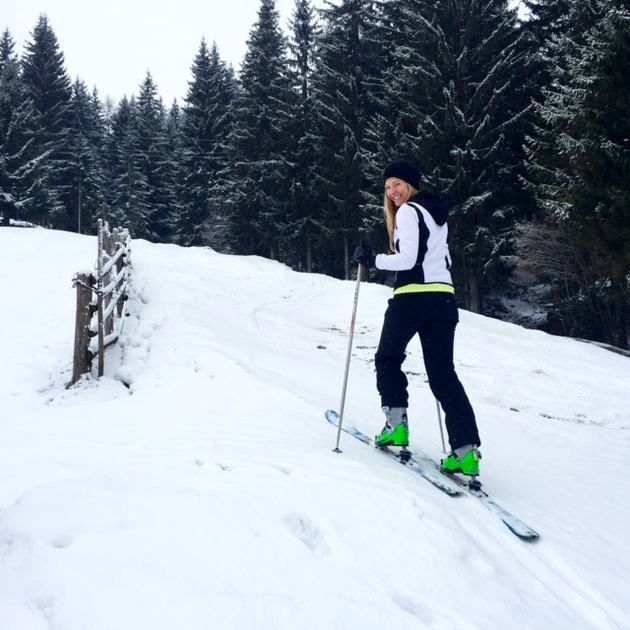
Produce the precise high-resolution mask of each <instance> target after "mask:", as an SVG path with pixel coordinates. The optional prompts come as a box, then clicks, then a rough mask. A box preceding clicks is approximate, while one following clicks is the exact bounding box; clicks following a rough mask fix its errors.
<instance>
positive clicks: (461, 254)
mask: <svg viewBox="0 0 630 630" xmlns="http://www.w3.org/2000/svg"><path fill="white" fill-rule="evenodd" d="M386 24H387V25H388V27H389V30H390V40H391V55H392V66H391V69H390V73H389V75H388V77H387V79H386V86H385V96H384V102H385V103H386V106H385V108H384V111H385V115H384V116H382V117H381V118H380V119H379V118H377V119H376V125H377V126H376V128H375V129H372V133H371V137H372V138H374V137H375V136H378V135H379V134H380V135H381V136H382V141H381V144H380V146H379V147H378V150H377V151H373V153H374V154H376V155H378V156H382V157H387V156H389V157H390V158H391V157H398V156H400V157H410V158H412V159H414V160H415V161H416V162H417V163H418V165H419V166H420V169H421V171H422V172H423V174H424V175H425V178H426V180H427V181H428V183H429V184H430V185H433V186H434V187H435V188H437V190H438V191H439V192H440V193H442V194H444V195H445V196H446V197H447V198H448V199H449V201H450V202H451V204H452V211H451V216H450V219H449V230H450V232H449V234H450V246H451V253H452V255H453V258H454V262H455V271H456V272H459V273H456V276H455V280H456V282H457V284H459V285H463V288H464V299H465V305H466V307H467V308H470V309H471V310H473V311H475V312H481V311H482V309H483V301H482V297H483V294H484V291H485V290H487V286H484V283H486V284H487V281H488V273H489V269H490V268H491V267H492V266H493V264H495V261H496V260H497V258H498V256H499V255H500V254H501V252H502V249H503V248H504V247H506V236H505V233H504V232H505V230H506V229H507V228H508V227H509V226H510V225H511V224H512V223H513V222H514V219H515V216H516V215H517V214H518V208H517V205H516V204H515V198H516V196H517V194H515V191H517V190H518V187H519V185H518V179H517V175H518V167H519V163H520V156H521V145H522V141H523V133H524V129H523V126H522V120H523V117H524V114H525V113H526V111H527V96H526V94H525V93H524V91H523V88H522V86H521V83H520V77H521V76H522V74H523V72H524V64H525V61H526V55H525V49H524V47H523V45H522V43H521V41H520V39H519V31H518V28H517V17H516V13H515V11H514V10H512V9H509V8H508V2H507V1H506V0H483V1H478V0H450V1H448V2H447V1H445V2H433V1H428V0H394V1H392V2H391V3H390V4H389V6H388V13H387V14H386ZM388 117H393V120H391V119H389V120H388Z"/></svg>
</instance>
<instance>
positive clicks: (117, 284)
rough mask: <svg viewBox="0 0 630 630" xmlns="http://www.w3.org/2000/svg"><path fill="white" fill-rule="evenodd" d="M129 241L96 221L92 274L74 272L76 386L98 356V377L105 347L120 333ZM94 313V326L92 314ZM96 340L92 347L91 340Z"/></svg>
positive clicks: (124, 233) (125, 235) (124, 232)
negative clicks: (94, 259) (75, 297)
mask: <svg viewBox="0 0 630 630" xmlns="http://www.w3.org/2000/svg"><path fill="white" fill-rule="evenodd" d="M130 241H131V239H130V238H129V232H128V231H127V230H126V229H121V228H114V229H113V230H111V231H110V229H109V224H108V223H107V222H105V221H102V220H99V222H98V253H97V258H96V274H95V275H94V274H91V273H77V274H76V275H75V276H74V279H73V281H74V286H75V287H76V289H77V312H76V324H75V335H74V362H73V369H72V380H71V381H70V383H69V384H68V385H69V386H70V385H73V384H74V383H76V382H77V381H78V380H79V379H80V378H81V376H82V375H83V374H86V373H88V372H90V370H91V369H92V361H93V360H94V358H95V357H98V376H99V378H100V377H101V376H103V372H104V369H105V348H107V347H108V346H111V345H112V344H113V343H116V341H117V340H118V337H119V336H120V333H121V331H122V325H123V322H124V314H125V304H126V301H127V286H128V282H129V271H130V265H131V261H130V254H131V248H130ZM95 314H96V323H94V321H93V319H94V315H95ZM93 338H96V344H93V343H92V339H93Z"/></svg>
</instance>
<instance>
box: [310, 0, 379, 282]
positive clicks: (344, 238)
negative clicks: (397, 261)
mask: <svg viewBox="0 0 630 630" xmlns="http://www.w3.org/2000/svg"><path fill="white" fill-rule="evenodd" d="M322 15H323V20H324V22H323V32H322V36H321V38H320V40H319V42H318V46H317V59H316V70H315V74H314V78H313V96H314V99H315V117H316V120H315V125H314V131H313V135H314V140H315V148H316V156H317V158H316V162H315V165H314V167H313V176H314V179H315V181H314V189H315V192H316V194H315V197H314V198H315V201H316V202H317V203H319V204H320V206H321V208H322V222H323V223H324V224H325V225H326V230H327V233H328V241H329V247H330V251H329V252H326V253H327V254H328V256H327V260H328V266H327V268H326V269H325V271H329V272H332V273H333V274H335V275H341V273H342V270H343V275H344V277H346V278H347V277H349V275H350V248H351V244H352V243H356V242H357V241H358V240H359V234H360V231H361V230H362V222H361V220H362V209H363V205H364V203H365V202H364V197H363V194H362V190H364V189H365V188H366V187H367V186H369V183H368V182H366V181H365V178H364V174H363V171H364V155H363V154H364V148H365V147H364V145H365V134H366V127H367V124H368V122H369V120H370V119H371V118H372V116H373V115H374V112H375V111H376V102H375V100H376V95H375V93H374V88H375V87H376V86H377V85H378V79H379V77H380V74H381V72H382V70H383V65H382V58H383V55H382V48H381V46H380V44H379V41H378V37H377V27H378V20H379V15H378V12H377V9H376V2H373V1H371V0H342V1H341V3H340V5H339V6H333V5H329V7H328V8H327V9H326V10H324V11H323V12H322ZM339 245H341V247H339Z"/></svg>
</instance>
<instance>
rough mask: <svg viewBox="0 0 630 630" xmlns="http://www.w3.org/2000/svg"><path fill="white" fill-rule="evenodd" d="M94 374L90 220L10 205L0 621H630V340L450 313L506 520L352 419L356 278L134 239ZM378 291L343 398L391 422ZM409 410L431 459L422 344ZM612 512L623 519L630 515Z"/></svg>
mask: <svg viewBox="0 0 630 630" xmlns="http://www.w3.org/2000/svg"><path fill="white" fill-rule="evenodd" d="M132 249H133V252H132V259H133V274H132V282H133V287H132V294H131V299H130V302H129V305H128V309H129V313H130V315H129V317H128V318H127V320H126V323H125V327H124V330H123V336H122V338H121V341H120V344H119V346H117V347H116V348H112V349H111V350H110V351H108V355H107V361H106V376H105V377H104V378H102V379H101V380H100V381H97V380H95V379H92V380H87V381H85V382H82V383H81V384H80V385H79V386H77V387H74V388H72V389H69V390H66V389H65V387H64V385H65V383H66V382H67V381H68V380H69V378H70V370H71V361H72V343H73V331H74V321H73V318H74V306H75V304H74V300H75V296H74V290H73V288H72V283H71V279H72V276H73V275H74V273H75V272H76V271H78V270H83V269H85V268H89V267H91V265H92V264H93V262H94V258H95V250H96V245H95V239H94V238H92V237H86V236H77V235H73V234H69V233H63V232H51V231H47V230H40V229H37V230H30V229H18V228H2V229H0V286H1V287H2V288H3V291H2V308H1V309H0V312H1V313H2V314H1V316H0V322H1V324H0V383H1V384H2V387H1V389H0V445H1V446H0V557H1V558H2V562H0V628H3V629H7V630H9V629H10V630H43V629H51V630H52V629H54V630H144V629H147V630H149V629H150V630H162V629H163V630H172V629H173V628H182V629H185V630H207V629H208V628H213V629H214V628H216V629H218V630H232V629H235V630H236V629H241V628H242V629H245V628H246V629H247V630H295V629H296V628H299V629H300V630H335V629H338V630H342V629H343V630H382V629H383V628H392V629H394V630H407V629H409V630H411V629H418V628H428V629H434V630H447V629H455V630H473V629H475V630H476V629H479V630H481V629H483V630H489V629H497V630H499V629H504V628H515V629H521V628H523V629H547V628H548V629H554V630H555V629H560V628H572V629H597V630H603V629H609V628H610V629H617V628H630V599H629V597H628V593H629V592H630V577H629V576H630V546H629V545H628V544H627V540H626V539H627V530H628V522H630V502H629V501H628V496H630V492H629V491H630V456H629V452H630V387H629V384H630V359H629V358H627V357H624V356H621V355H618V354H614V353H611V352H608V351H606V350H604V349H601V348H598V347H596V346H593V345H589V344H584V343H581V342H578V341H573V340H570V339H565V338H557V337H551V336H549V335H546V334H544V333H542V332H539V331H531V330H526V329H523V328H520V327H518V326H515V325H511V324H506V323H503V322H499V321H496V320H491V319H488V318H484V317H481V316H476V315H473V314H470V313H466V312H462V313H461V324H460V326H459V328H458V331H457V337H456V366H457V370H458V373H459V376H460V378H461V380H462V381H463V383H464V385H465V386H466V388H467V391H468V393H469V396H470V398H471V401H472V403H473V406H474V408H475V411H476V413H477V417H478V422H479V427H480V431H481V435H482V440H483V446H482V452H483V455H484V458H483V461H482V478H483V481H484V483H485V485H486V487H487V489H488V491H489V492H490V493H491V494H492V496H493V497H495V498H496V499H497V500H498V501H499V502H500V503H502V504H505V505H506V507H509V509H512V510H513V511H514V512H515V513H516V514H518V515H519V516H521V517H522V518H523V519H524V520H525V521H526V522H528V523H529V524H531V525H532V526H533V527H535V528H536V529H537V530H538V531H539V532H540V533H541V539H540V540H539V541H537V542H536V543H533V544H528V543H524V542H522V541H520V540H518V539H517V538H515V537H514V536H513V535H511V534H510V532H509V531H507V529H506V528H505V527H504V526H503V525H502V524H501V522H500V521H499V520H498V519H497V518H496V517H495V516H494V515H492V514H491V513H489V512H488V511H487V510H485V509H484V508H483V506H482V505H480V504H479V502H478V501H476V500H475V499H472V498H470V497H465V496H464V497H459V498H456V499H452V498H449V497H447V496H446V495H444V494H442V493H440V492H439V491H437V490H436V489H435V488H434V487H432V486H431V485H430V484H428V483H427V482H425V481H423V480H422V479H421V478H419V477H418V476H416V475H414V474H413V473H411V472H410V471H408V470H405V469H404V468H403V467H402V466H400V465H398V464H396V463H395V462H392V461H390V460H389V459H388V458H386V457H384V456H383V455H382V454H380V453H378V452H377V451H375V450H373V449H371V448H368V447H366V446H364V445H362V444H360V443H359V442H357V441H355V440H352V438H350V437H348V436H343V437H342V449H343V453H342V454H335V453H333V452H332V448H333V446H334V443H335V437H336V435H335V431H334V429H333V428H332V427H331V426H330V425H328V424H327V423H326V422H325V421H324V417H323V412H324V411H325V409H326V408H329V407H338V405H339V398H340V393H341V380H342V376H343V368H344V361H345V354H346V347H347V329H348V324H349V320H350V312H351V307H352V299H353V293H354V283H353V282H343V281H338V280H335V279H332V278H328V277H325V276H320V275H307V274H299V273H295V272H292V271H290V270H289V269H287V268H286V267H284V266H282V265H280V264H278V263H275V262H271V261H268V260H265V259H262V258H258V257H236V256H225V255H220V254H217V253H215V252H213V251H211V250H208V249H196V248H192V249H183V248H179V247H176V246H173V245H154V244H150V243H147V242H144V241H134V242H133V244H132ZM389 295H390V290H389V289H387V288H386V287H382V286H376V285H362V286H361V293H360V297H359V307H358V317H357V334H356V337H355V351H354V353H353V359H352V364H351V371H350V379H349V390H348V399H347V405H346V418H347V419H348V420H352V421H353V423H355V424H356V425H357V426H359V427H360V428H361V429H362V430H364V431H365V432H366V433H368V434H374V433H376V432H377V431H378V430H379V429H380V427H381V425H382V416H381V412H380V409H379V400H378V396H377V393H376V388H375V378H374V373H373V355H374V351H375V346H376V344H377V342H378V336H379V331H380V325H381V321H382V315H383V312H384V309H385V306H386V301H387V299H388V297H389ZM405 366H406V368H407V370H408V371H409V374H410V383H411V386H410V396H411V406H410V432H411V440H412V450H413V446H414V445H415V446H416V447H418V448H420V447H421V448H422V449H423V450H424V451H426V452H427V453H429V454H430V455H432V456H434V457H436V458H439V456H440V452H441V444H440V437H439V430H438V426H437V419H436V411H435V401H434V399H433V397H432V395H431V392H430V391H429V388H428V385H427V384H426V382H425V374H424V368H423V365H422V359H421V352H420V344H419V343H418V342H417V341H414V342H413V343H412V345H411V346H410V351H409V354H408V358H407V361H406V363H405ZM624 532H626V533H624Z"/></svg>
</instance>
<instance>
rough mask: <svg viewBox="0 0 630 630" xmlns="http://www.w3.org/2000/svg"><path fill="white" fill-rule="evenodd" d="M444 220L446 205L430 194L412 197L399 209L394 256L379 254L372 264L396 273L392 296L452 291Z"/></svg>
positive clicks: (446, 231) (423, 193)
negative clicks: (408, 293) (407, 293)
mask: <svg viewBox="0 0 630 630" xmlns="http://www.w3.org/2000/svg"><path fill="white" fill-rule="evenodd" d="M447 218H448V205H447V204H446V202H445V201H443V200H442V199H440V198H439V197H436V196H435V195H433V194H432V193H429V192H420V193H418V194H417V195H414V196H413V197H412V198H411V199H409V201H407V202H406V203H404V204H403V205H402V206H400V208H398V211H397V212H396V227H395V231H394V244H395V246H396V253H395V254H379V255H378V256H376V261H375V264H376V268H377V269H382V270H384V271H395V272H397V273H396V281H395V284H394V290H395V291H394V292H395V293H397V292H400V293H402V292H416V291H417V292H424V291H446V292H449V293H452V292H453V281H452V279H451V272H450V269H451V257H450V254H449V252H448V244H447V239H448V226H447V224H446V219H447ZM403 287H404V289H403ZM398 289H400V291H397V290H398Z"/></svg>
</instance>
